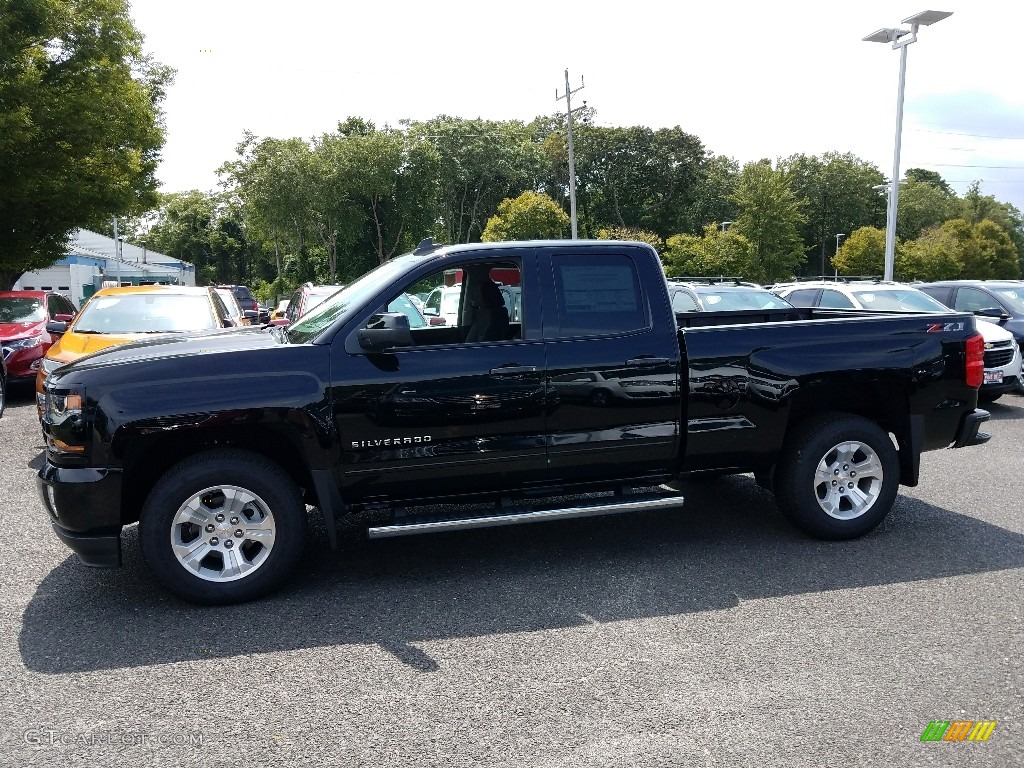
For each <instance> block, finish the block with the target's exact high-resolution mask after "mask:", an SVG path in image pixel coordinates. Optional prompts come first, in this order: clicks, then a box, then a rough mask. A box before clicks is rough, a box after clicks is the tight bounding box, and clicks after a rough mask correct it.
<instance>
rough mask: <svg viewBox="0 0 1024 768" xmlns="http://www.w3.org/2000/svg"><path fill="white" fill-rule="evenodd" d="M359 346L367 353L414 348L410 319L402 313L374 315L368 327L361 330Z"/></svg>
mask: <svg viewBox="0 0 1024 768" xmlns="http://www.w3.org/2000/svg"><path fill="white" fill-rule="evenodd" d="M359 346H360V347H362V348H363V349H365V350H366V351H367V352H382V351H384V350H385V349H390V348H392V347H411V346H413V341H412V331H411V330H409V318H408V317H406V316H405V315H403V314H402V313H401V312H384V313H381V314H379V315H373V317H371V318H370V322H369V323H367V325H366V327H365V328H361V329H360V330H359Z"/></svg>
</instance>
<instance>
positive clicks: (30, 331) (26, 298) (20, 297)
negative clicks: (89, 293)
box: [0, 291, 78, 381]
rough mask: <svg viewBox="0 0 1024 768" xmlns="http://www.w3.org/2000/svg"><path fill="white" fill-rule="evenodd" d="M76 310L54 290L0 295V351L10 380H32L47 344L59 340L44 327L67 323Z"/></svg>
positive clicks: (47, 346) (57, 336) (48, 346)
mask: <svg viewBox="0 0 1024 768" xmlns="http://www.w3.org/2000/svg"><path fill="white" fill-rule="evenodd" d="M77 311H78V310H76V309H75V305H74V304H72V303H71V300H70V299H68V298H67V297H66V296H64V295H63V294H60V293H57V292H55V291H3V292H0V349H2V351H3V358H4V361H5V362H6V363H7V374H8V376H10V378H11V381H32V380H34V379H35V377H36V370H37V369H38V368H39V364H40V361H42V359H43V357H44V356H45V355H46V351H47V350H48V349H49V348H50V345H51V344H53V343H54V342H55V341H57V339H58V338H60V334H59V333H54V332H52V331H51V330H50V329H49V328H47V323H51V322H54V321H63V322H68V321H69V320H71V318H72V317H73V316H74V315H75V313H76V312H77Z"/></svg>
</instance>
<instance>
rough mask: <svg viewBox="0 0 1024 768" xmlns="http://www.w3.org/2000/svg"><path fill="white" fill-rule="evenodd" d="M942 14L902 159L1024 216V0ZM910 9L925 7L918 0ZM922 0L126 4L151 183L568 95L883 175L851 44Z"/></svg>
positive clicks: (883, 96) (930, 30) (863, 57)
mask: <svg viewBox="0 0 1024 768" xmlns="http://www.w3.org/2000/svg"><path fill="white" fill-rule="evenodd" d="M929 1H934V2H937V3H938V4H937V5H932V6H931V7H930V8H931V9H932V10H945V11H953V16H951V17H950V18H948V19H945V20H944V21H941V22H939V23H938V24H936V25H934V26H931V27H926V28H922V30H921V32H920V34H919V36H918V42H917V43H914V44H913V45H911V46H910V47H909V49H908V60H907V79H906V96H905V106H904V109H905V115H904V126H903V145H902V146H903V149H902V162H901V168H902V169H903V170H906V169H907V168H912V167H923V168H929V169H931V170H934V171H937V172H939V173H940V174H942V176H943V177H944V178H946V179H947V180H948V181H949V182H950V183H951V184H952V185H953V187H954V188H955V189H956V190H957V191H958V192H960V193H962V192H963V191H964V190H965V189H966V188H967V185H968V184H969V183H970V182H971V181H973V180H980V181H981V183H982V190H983V192H985V193H986V194H992V195H995V196H996V197H997V198H998V199H1000V200H1006V201H1008V202H1012V203H1013V204H1014V205H1016V206H1017V207H1018V208H1021V209H1022V210H1024V66H1022V65H1024V50H1022V43H1021V39H1022V36H1024V3H1021V2H1018V1H1017V0H970V2H966V1H965V0H955V1H952V2H951V1H950V0H929ZM922 2H923V0H922ZM928 8H929V6H924V5H921V4H920V3H919V2H918V0H910V1H909V2H904V1H903V0H895V1H894V0H838V1H837V2H822V1H821V0H819V1H818V2H813V3H812V2H811V0H802V1H801V0H774V2H767V1H766V0H707V1H706V2H700V3H695V2H692V1H691V0H675V2H672V3H669V2H650V1H649V0H632V1H631V2H626V3H615V4H609V3H594V2H578V1H577V0H563V2H561V3H557V2H548V1H545V2H541V1H540V0H516V1H515V2H509V3H501V4H495V3H481V2H479V0H433V2H423V1H422V0H419V1H416V2H409V1H407V0H391V2H380V3H364V2H360V3H354V2H351V1H350V2H342V3H329V2H326V0H291V1H290V2H276V3H273V4H270V3H251V2H241V0H203V1H202V2H200V1H199V0H177V2H174V3H168V2H166V0H133V2H132V16H133V18H134V20H135V23H136V26H137V27H138V28H139V29H140V31H141V32H142V33H143V34H144V35H145V37H146V42H145V48H146V51H147V52H148V53H150V54H152V55H153V56H154V57H155V58H156V59H157V60H158V61H160V62H162V63H164V64H168V65H170V66H172V67H174V68H175V69H176V70H177V71H178V74H177V78H176V80H175V84H174V85H173V87H172V88H171V90H170V93H169V95H168V98H167V100H166V102H165V104H164V108H165V111H166V116H167V128H168V141H167V145H166V147H165V149H164V162H163V164H162V165H161V167H160V171H159V178H160V180H161V182H162V183H163V185H164V191H180V190H185V189H204V190H205V189H213V188H215V186H216V183H217V176H216V168H217V167H218V166H219V165H220V164H221V163H223V162H224V161H226V160H230V159H233V157H234V156H235V154H234V152H235V146H236V145H237V143H238V141H239V140H240V139H241V137H242V134H243V131H245V130H250V131H252V132H253V133H255V134H256V135H257V136H274V137H278V138H286V137H292V136H302V137H305V138H309V137H311V136H314V135H318V134H321V133H325V132H330V131H333V130H334V129H335V127H336V125H337V123H338V121H339V120H342V119H344V118H345V117H348V116H350V115H353V116H359V117H363V118H366V119H368V120H371V121H372V122H374V123H376V124H377V125H378V127H379V126H383V125H385V124H391V125H396V124H397V123H398V121H399V120H401V119H403V118H409V119H413V120H426V119H429V118H432V117H436V116H438V115H442V114H444V115H452V116H458V117H465V118H476V117H482V118H485V119H495V120H499V119H519V120H524V121H528V120H530V119H532V118H534V117H536V116H537V115H542V114H550V113H553V112H556V111H558V110H560V109H564V107H565V101H564V100H563V101H556V99H555V95H556V91H557V92H558V93H562V92H564V90H565V75H564V72H565V70H566V69H567V68H568V70H569V75H570V83H571V85H572V87H573V88H576V87H578V86H579V85H580V83H581V79H582V82H583V83H584V86H585V87H584V88H583V90H582V91H579V92H578V93H577V94H575V95H574V96H573V104H574V106H576V105H579V104H580V103H582V101H584V100H585V101H586V102H587V104H588V105H589V106H591V107H593V108H594V109H595V110H596V121H597V123H598V124H600V125H608V126H628V125H645V126H650V127H652V128H661V127H671V126H675V125H678V126H680V127H682V129H683V130H685V131H687V132H689V133H692V134H694V135H696V136H698V137H699V138H700V139H701V140H702V141H703V143H704V145H705V146H706V147H707V149H708V150H710V151H711V152H714V153H715V154H722V155H728V156H730V157H733V158H735V159H736V160H738V161H740V162H741V163H742V162H747V161H751V160H757V159H760V158H762V157H768V158H773V159H774V158H778V157H786V156H788V155H790V154H793V153H796V152H803V153H807V154H819V153H822V152H827V151H832V150H835V151H839V152H853V153H854V154H856V155H857V156H859V157H861V158H863V159H865V160H867V161H870V162H873V163H875V164H876V165H877V166H878V167H879V168H880V169H881V170H882V172H883V173H885V174H886V175H887V176H888V175H889V174H890V173H891V171H892V160H893V145H894V139H895V119H896V117H895V116H896V92H897V80H898V73H899V53H898V52H897V51H894V50H892V49H891V48H890V47H889V46H888V45H883V44H877V43H868V42H862V40H861V38H863V37H864V36H865V35H867V34H869V33H871V32H873V31H874V30H876V29H878V28H880V27H893V26H898V25H899V23H900V21H901V20H902V19H903V18H906V17H908V16H911V15H913V14H916V13H918V12H920V11H923V10H926V9H928Z"/></svg>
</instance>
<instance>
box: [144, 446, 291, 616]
mask: <svg viewBox="0 0 1024 768" xmlns="http://www.w3.org/2000/svg"><path fill="white" fill-rule="evenodd" d="M305 538H306V508H305V505H304V504H303V501H302V495H301V493H300V492H299V489H298V488H297V487H296V486H295V484H294V483H293V482H292V480H291V478H290V477H288V475H287V474H285V472H284V471H283V470H282V469H281V468H280V467H279V466H277V465H276V464H274V463H273V462H271V461H269V460H267V459H266V458H264V457H263V456H260V455H258V454H255V453H249V452H246V451H239V450H232V449H222V450H215V451H207V452H204V453H201V454H197V455H195V456H192V457H190V458H188V459H186V460H185V461H182V462H181V463H179V464H177V465H175V466H174V467H173V468H171V469H170V470H169V471H168V472H167V474H165V475H164V476H163V477H162V478H161V479H160V480H159V481H158V482H157V484H156V485H155V486H154V487H153V490H152V491H151V492H150V494H149V497H148V498H147V499H146V503H145V505H143V508H142V514H141V517H140V520H139V540H140V543H141V546H142V554H143V557H144V558H145V560H146V563H147V565H148V566H149V567H150V569H151V570H152V571H153V574H154V575H155V576H156V577H157V579H159V580H160V582H161V583H163V585H164V586H165V587H167V589H169V590H170V591H171V592H173V593H174V594H176V595H178V596H179V597H181V598H183V599H184V600H188V601H189V602H193V603H199V604H203V605H219V604H225V603H237V602H243V601H246V600H252V599H254V598H257V597H261V596H262V595H264V594H266V593H267V592H269V591H271V590H272V589H274V588H276V587H277V586H279V585H280V584H281V583H282V582H283V581H284V580H285V578H286V577H287V575H288V574H289V572H290V571H291V570H292V568H293V567H294V565H295V563H296V562H297V560H298V558H299V556H300V555H301V554H302V549H303V546H304V544H305Z"/></svg>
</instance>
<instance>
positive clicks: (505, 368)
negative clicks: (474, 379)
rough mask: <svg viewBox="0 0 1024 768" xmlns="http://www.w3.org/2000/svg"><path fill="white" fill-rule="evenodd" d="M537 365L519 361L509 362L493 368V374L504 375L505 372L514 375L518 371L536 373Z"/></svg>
mask: <svg viewBox="0 0 1024 768" xmlns="http://www.w3.org/2000/svg"><path fill="white" fill-rule="evenodd" d="M536 372H537V366H535V365H519V364H518V363H508V364H507V365H501V366H498V367H497V368H491V375H492V376H502V375H505V374H508V375H512V374H517V373H536Z"/></svg>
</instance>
